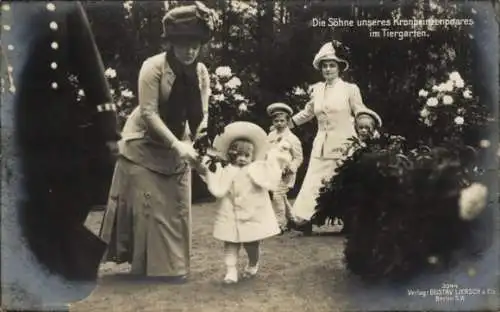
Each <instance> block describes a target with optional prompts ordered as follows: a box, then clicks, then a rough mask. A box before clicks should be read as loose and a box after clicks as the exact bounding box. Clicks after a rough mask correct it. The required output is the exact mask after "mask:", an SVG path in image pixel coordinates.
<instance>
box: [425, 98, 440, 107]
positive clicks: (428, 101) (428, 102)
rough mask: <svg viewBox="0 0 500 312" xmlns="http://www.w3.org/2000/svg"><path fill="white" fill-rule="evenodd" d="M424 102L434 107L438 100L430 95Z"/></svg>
mask: <svg viewBox="0 0 500 312" xmlns="http://www.w3.org/2000/svg"><path fill="white" fill-rule="evenodd" d="M426 104H427V106H429V107H435V106H437V105H438V100H437V99H436V98H435V97H430V98H428V99H427V102H426Z"/></svg>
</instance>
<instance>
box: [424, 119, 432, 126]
mask: <svg viewBox="0 0 500 312" xmlns="http://www.w3.org/2000/svg"><path fill="white" fill-rule="evenodd" d="M424 123H425V125H426V126H428V127H430V126H432V120H430V119H429V118H425V119H424Z"/></svg>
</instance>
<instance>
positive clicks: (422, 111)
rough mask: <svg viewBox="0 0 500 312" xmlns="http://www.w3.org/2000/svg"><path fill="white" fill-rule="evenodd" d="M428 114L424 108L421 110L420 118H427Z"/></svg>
mask: <svg viewBox="0 0 500 312" xmlns="http://www.w3.org/2000/svg"><path fill="white" fill-rule="evenodd" d="M429 114H430V112H429V111H428V110H427V109H426V108H424V109H422V110H421V111H420V117H422V118H427V117H429Z"/></svg>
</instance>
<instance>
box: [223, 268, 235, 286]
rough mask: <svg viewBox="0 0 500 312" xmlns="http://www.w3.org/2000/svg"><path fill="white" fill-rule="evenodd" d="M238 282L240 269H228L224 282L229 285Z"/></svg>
mask: <svg viewBox="0 0 500 312" xmlns="http://www.w3.org/2000/svg"><path fill="white" fill-rule="evenodd" d="M236 283H238V270H236V268H234V269H228V270H227V273H226V276H225V277H224V284H226V285H229V284H236Z"/></svg>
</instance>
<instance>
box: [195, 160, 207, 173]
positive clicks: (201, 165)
mask: <svg viewBox="0 0 500 312" xmlns="http://www.w3.org/2000/svg"><path fill="white" fill-rule="evenodd" d="M205 163H206V157H197V158H196V159H194V160H192V161H191V166H192V167H193V169H194V170H196V171H197V172H198V173H199V174H201V175H205V174H206V173H207V171H208V168H207V166H206V165H205Z"/></svg>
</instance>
